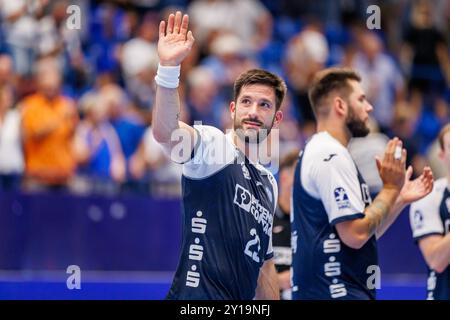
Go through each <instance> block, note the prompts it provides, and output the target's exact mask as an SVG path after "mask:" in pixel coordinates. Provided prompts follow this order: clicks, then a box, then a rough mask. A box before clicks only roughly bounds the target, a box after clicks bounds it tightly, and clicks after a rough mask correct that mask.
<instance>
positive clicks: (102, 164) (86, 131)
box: [75, 93, 125, 192]
mask: <svg viewBox="0 0 450 320" xmlns="http://www.w3.org/2000/svg"><path fill="white" fill-rule="evenodd" d="M80 104H81V109H82V111H83V113H84V116H85V117H84V119H83V121H81V122H80V125H79V126H78V128H77V132H76V143H75V150H76V155H77V160H78V162H79V163H80V167H79V173H80V174H81V175H82V176H87V177H88V181H90V182H91V185H90V187H91V191H92V192H101V191H104V190H106V189H109V188H110V183H111V182H112V181H114V182H116V183H119V184H120V183H122V182H124V180H125V158H124V156H123V153H122V148H121V146H120V141H119V138H118V136H117V134H116V132H115V130H114V128H113V126H112V125H111V123H110V122H109V119H108V107H109V106H108V100H107V97H105V96H102V95H101V93H99V94H96V93H89V94H86V95H84V96H83V98H82V99H81V102H80Z"/></svg>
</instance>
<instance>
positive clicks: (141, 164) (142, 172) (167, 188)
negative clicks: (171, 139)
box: [130, 127, 182, 197]
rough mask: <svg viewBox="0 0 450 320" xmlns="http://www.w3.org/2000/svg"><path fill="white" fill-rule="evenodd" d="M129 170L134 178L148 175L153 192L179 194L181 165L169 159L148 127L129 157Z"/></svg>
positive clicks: (164, 194) (165, 194) (167, 194)
mask: <svg viewBox="0 0 450 320" xmlns="http://www.w3.org/2000/svg"><path fill="white" fill-rule="evenodd" d="M130 172H131V176H132V178H133V179H135V180H142V179H144V178H145V177H146V176H147V177H148V176H150V179H151V182H152V183H151V186H152V190H153V193H154V194H157V195H159V196H165V197H167V196H180V193H181V174H182V167H181V165H180V164H177V163H175V162H173V161H171V160H170V157H169V155H167V154H166V153H165V151H164V148H163V147H162V146H161V144H159V143H158V142H157V141H156V140H155V138H154V137H153V133H152V130H151V128H150V127H148V128H147V130H146V131H145V134H144V136H143V138H142V141H141V143H140V145H139V148H138V149H137V150H136V152H135V153H134V154H133V156H132V157H131V159H130Z"/></svg>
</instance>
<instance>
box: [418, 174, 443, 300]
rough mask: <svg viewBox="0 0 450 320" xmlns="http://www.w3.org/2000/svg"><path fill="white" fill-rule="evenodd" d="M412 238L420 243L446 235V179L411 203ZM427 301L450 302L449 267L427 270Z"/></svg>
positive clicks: (437, 181)
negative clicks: (440, 269)
mask: <svg viewBox="0 0 450 320" xmlns="http://www.w3.org/2000/svg"><path fill="white" fill-rule="evenodd" d="M409 217H410V222H411V228H412V230H413V237H414V239H415V240H416V241H420V239H423V238H425V237H428V236H430V235H442V236H445V235H446V234H448V232H449V229H450V191H449V188H448V181H447V178H441V179H438V180H436V181H435V182H434V187H433V191H432V192H431V193H430V194H429V195H427V196H426V197H424V198H423V199H421V200H419V201H417V202H415V203H413V204H412V205H411V208H410V211H409ZM427 299H428V300H450V266H447V268H446V269H445V270H444V271H443V272H441V273H437V272H436V271H435V270H433V269H431V268H428V281H427Z"/></svg>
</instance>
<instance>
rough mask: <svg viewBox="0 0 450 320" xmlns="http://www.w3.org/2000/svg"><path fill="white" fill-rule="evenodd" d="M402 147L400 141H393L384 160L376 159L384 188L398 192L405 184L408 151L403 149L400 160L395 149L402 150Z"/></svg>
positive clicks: (390, 142)
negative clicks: (395, 154) (395, 155)
mask: <svg viewBox="0 0 450 320" xmlns="http://www.w3.org/2000/svg"><path fill="white" fill-rule="evenodd" d="M402 145H403V144H402V141H401V140H400V139H398V138H394V139H391V140H389V142H388V144H387V146H386V150H385V152H384V157H383V160H382V161H381V160H380V159H378V157H376V164H377V168H378V172H379V173H380V177H381V180H382V181H383V186H384V187H388V188H393V189H396V190H397V191H398V192H399V191H400V190H401V189H402V187H403V185H404V183H405V163H406V150H405V149H401V150H402V153H401V158H400V159H396V158H395V157H394V153H395V148H396V147H399V148H402Z"/></svg>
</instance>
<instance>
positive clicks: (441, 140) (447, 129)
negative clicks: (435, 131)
mask: <svg viewBox="0 0 450 320" xmlns="http://www.w3.org/2000/svg"><path fill="white" fill-rule="evenodd" d="M448 132H450V123H447V124H446V125H445V126H444V127H443V128H442V129H441V131H440V132H439V138H438V140H439V146H440V147H441V150H442V151H444V147H445V146H444V136H445V135H446V134H447V133H448Z"/></svg>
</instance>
